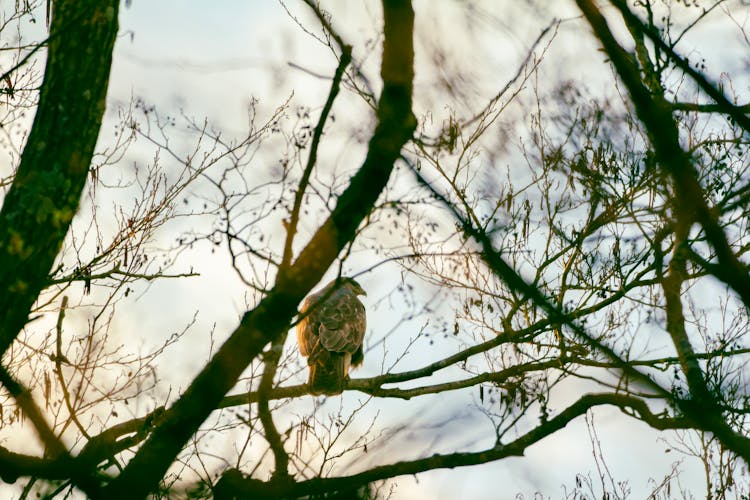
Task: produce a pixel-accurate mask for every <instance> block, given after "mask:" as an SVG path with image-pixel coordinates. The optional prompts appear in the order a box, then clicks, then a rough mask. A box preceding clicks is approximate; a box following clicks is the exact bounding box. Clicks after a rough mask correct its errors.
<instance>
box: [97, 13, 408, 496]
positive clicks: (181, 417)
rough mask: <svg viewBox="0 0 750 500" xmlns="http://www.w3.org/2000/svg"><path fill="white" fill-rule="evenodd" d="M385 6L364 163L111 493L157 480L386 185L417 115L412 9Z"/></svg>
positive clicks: (135, 490)
mask: <svg viewBox="0 0 750 500" xmlns="http://www.w3.org/2000/svg"><path fill="white" fill-rule="evenodd" d="M383 7H384V8H383V10H384V18H385V24H384V34H385V41H384V48H383V62H382V69H381V75H382V77H383V92H382V94H381V97H380V101H379V103H378V109H377V118H378V123H377V126H376V128H375V132H374V134H373V136H372V138H371V140H370V143H369V146H368V151H367V157H366V158H365V161H364V163H363V165H362V167H361V168H360V169H359V171H358V172H357V174H356V175H355V176H354V177H353V178H352V180H351V184H350V185H349V187H348V188H347V189H346V191H344V193H342V195H341V196H340V197H339V199H338V203H337V204H336V208H335V209H334V210H333V213H332V214H331V216H330V217H329V218H328V220H326V222H325V223H324V224H323V225H322V226H321V227H320V229H319V230H318V231H317V232H316V233H315V235H314V236H313V238H312V240H311V241H310V243H309V244H308V245H307V246H306V247H305V249H304V250H303V251H302V252H301V254H300V256H299V258H298V259H297V260H296V261H295V262H294V264H292V266H291V267H290V268H289V271H288V272H285V273H282V274H280V275H279V276H278V279H277V283H276V286H275V287H274V289H273V290H271V292H269V294H268V296H266V297H265V298H264V299H263V300H262V301H261V302H260V303H259V304H258V306H257V307H256V308H255V309H253V310H251V311H248V312H247V313H245V315H244V317H243V318H242V321H241V322H240V325H239V326H238V327H237V329H236V330H235V331H234V332H233V333H232V335H231V336H230V338H229V339H228V340H227V341H226V342H225V343H224V345H222V347H221V348H220V349H219V350H218V352H217V353H216V354H215V355H214V357H213V358H212V359H211V360H210V361H209V362H208V364H207V365H206V367H205V368H204V369H203V370H202V371H201V373H200V374H199V375H198V376H197V377H196V378H195V379H194V380H193V382H192V384H191V385H190V387H189V388H188V389H187V391H186V392H185V394H183V396H182V397H181V398H180V399H179V400H178V401H177V402H176V403H175V405H174V406H173V408H172V411H170V413H169V415H168V416H167V417H166V419H165V421H164V423H163V424H161V425H159V426H158V427H157V428H156V430H155V431H154V433H153V434H152V435H151V436H150V438H149V439H148V440H147V441H146V442H145V443H144V445H143V447H142V448H141V449H140V450H139V451H138V452H137V453H136V455H135V457H134V458H133V459H132V460H131V462H130V463H129V464H128V465H127V466H126V467H125V469H124V470H123V472H122V474H120V476H119V477H118V478H117V479H115V480H114V481H113V482H112V483H111V484H110V485H109V486H108V488H107V494H108V498H143V497H145V496H146V495H147V494H148V492H150V491H152V490H153V489H155V488H156V486H157V485H158V483H159V481H160V480H161V478H162V477H163V476H164V474H165V473H166V471H167V469H168V468H169V466H170V464H171V463H172V462H173V461H174V459H175V457H176V456H177V454H178V453H179V452H180V450H181V449H182V447H183V446H184V445H185V443H186V442H187V441H188V439H189V438H190V436H191V435H192V434H193V433H194V432H195V430H196V429H197V428H198V426H200V424H201V423H202V422H203V421H204V420H205V419H206V417H207V416H208V415H209V414H210V413H211V411H213V410H214V409H215V408H216V407H217V406H218V405H219V403H220V401H221V398H222V397H223V396H224V395H225V394H226V393H227V391H229V389H231V388H232V387H233V386H234V384H235V383H236V381H237V379H238V378H239V376H240V375H241V374H242V372H243V371H244V369H245V368H246V367H247V366H248V364H249V363H250V362H251V361H252V360H253V359H254V358H255V357H256V356H258V354H259V353H260V352H261V350H262V349H263V347H264V346H265V345H266V344H268V342H269V341H271V340H273V339H274V338H276V337H278V336H279V335H280V334H281V333H282V332H283V331H285V330H287V329H288V328H289V324H290V323H291V320H292V317H293V316H294V315H295V313H296V307H297V304H299V302H300V301H301V300H302V298H304V296H305V295H307V294H308V293H309V291H310V290H311V289H312V287H313V286H315V284H316V283H317V282H318V281H320V279H321V278H322V277H323V274H324V273H325V271H326V270H327V269H328V267H329V266H330V265H331V263H333V261H334V260H335V258H336V257H337V256H338V254H339V252H340V251H341V249H342V248H343V247H344V246H345V245H346V244H347V243H348V242H349V241H350V240H351V239H352V238H353V237H354V234H355V231H356V229H357V227H358V226H359V225H360V223H361V222H362V221H363V220H364V218H365V216H366V215H367V214H368V213H369V211H370V210H371V208H372V206H373V205H374V203H375V201H376V200H377V198H378V196H379V195H380V193H381V191H382V190H383V188H384V187H385V185H386V183H387V181H388V178H389V177H390V174H391V171H392V170H393V164H394V162H395V160H396V159H397V158H398V156H399V154H400V151H401V148H402V147H403V145H404V144H405V143H406V141H408V140H409V139H410V137H411V135H412V133H413V131H414V128H415V127H416V120H415V118H414V115H413V114H412V111H411V96H412V80H413V76H414V70H413V64H414V49H413V41H412V35H413V25H414V12H413V10H412V8H411V4H410V2H408V1H404V0H384V2H383Z"/></svg>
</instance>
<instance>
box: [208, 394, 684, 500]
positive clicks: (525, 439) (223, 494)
mask: <svg viewBox="0 0 750 500" xmlns="http://www.w3.org/2000/svg"><path fill="white" fill-rule="evenodd" d="M601 405H614V406H617V407H619V408H620V409H622V410H623V411H625V410H628V411H630V412H633V413H635V414H637V416H638V418H639V419H641V420H642V421H644V422H646V423H647V424H648V425H650V426H651V427H653V428H655V429H683V428H689V427H690V422H688V421H687V420H685V419H679V418H663V417H659V416H657V415H654V414H653V413H652V412H651V410H650V409H649V408H648V405H646V403H645V402H644V401H643V400H641V399H638V398H633V397H629V396H625V395H621V394H587V395H584V396H582V397H581V398H580V399H579V400H577V401H576V402H575V403H573V404H572V405H570V406H569V407H568V408H566V409H565V410H563V411H562V412H560V413H559V414H558V415H557V416H555V417H553V418H551V419H550V420H548V421H547V422H545V423H542V424H540V425H539V426H537V427H535V428H534V429H532V430H531V431H529V432H527V433H526V434H524V435H522V436H520V437H519V438H518V439H516V440H515V441H512V442H510V443H508V444H505V445H503V444H497V445H496V446H494V447H492V448H489V449H486V450H483V451H479V452H472V453H451V454H446V455H438V454H435V455H432V456H430V457H425V458H420V459H417V460H411V461H404V462H396V463H393V464H389V465H382V466H379V467H375V468H373V469H370V470H367V471H364V472H360V473H359V474H354V475H351V476H347V477H337V478H325V479H324V478H316V479H311V480H308V481H302V482H299V483H289V484H273V483H263V482H261V481H258V480H254V479H250V478H243V477H241V475H239V476H238V474H237V471H234V470H232V471H228V474H227V480H226V481H225V480H224V478H222V480H221V481H219V483H218V484H217V486H216V489H215V490H214V493H215V495H216V496H215V498H217V499H220V498H233V497H243V498H250V497H255V498H296V497H299V496H304V495H314V494H316V493H330V492H340V491H352V490H355V489H356V488H358V487H361V486H363V485H366V484H368V483H371V482H373V481H378V480H382V479H388V478H392V477H396V476H403V475H406V474H417V473H420V472H425V471H428V470H434V469H445V468H454V467H466V466H469V465H477V464H483V463H488V462H492V461H495V460H500V459H503V458H506V457H511V456H522V455H523V454H524V452H525V451H526V449H527V448H528V447H529V446H531V445H533V444H535V443H537V442H539V441H541V440H542V439H544V438H545V437H547V436H550V435H552V434H554V433H555V432H557V431H559V430H560V429H562V428H564V427H565V426H566V425H568V423H570V422H571V421H572V420H573V419H575V418H576V417H579V416H580V415H583V414H584V413H586V412H587V411H588V410H589V409H590V408H593V407H595V406H601Z"/></svg>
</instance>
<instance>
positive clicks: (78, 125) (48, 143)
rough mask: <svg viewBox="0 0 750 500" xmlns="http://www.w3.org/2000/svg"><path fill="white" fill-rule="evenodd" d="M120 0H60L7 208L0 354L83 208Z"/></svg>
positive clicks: (0, 266)
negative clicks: (31, 122)
mask: <svg viewBox="0 0 750 500" xmlns="http://www.w3.org/2000/svg"><path fill="white" fill-rule="evenodd" d="M119 3H120V2H119V0H108V1H105V2H102V1H96V0H59V1H56V2H55V4H54V7H55V8H54V15H53V19H52V26H51V27H50V31H51V35H50V39H49V50H48V53H47V64H46V68H45V71H44V81H43V83H42V87H41V92H40V95H39V106H38V108H37V112H36V116H35V117H34V123H33V125H32V128H31V132H30V134H29V139H28V142H27V143H26V147H25V149H24V151H23V157H22V159H21V164H20V165H19V167H18V173H17V174H16V177H15V179H14V181H13V185H12V187H11V189H10V191H9V192H8V195H7V196H6V197H5V201H4V202H3V208H2V211H0V354H2V353H4V352H5V351H6V350H7V349H8V346H10V344H11V343H12V342H13V340H14V339H15V338H16V335H18V332H19V331H20V330H21V328H23V326H24V325H25V324H26V321H27V318H28V315H29V311H30V310H31V307H32V305H33V303H34V301H35V300H36V299H37V297H38V296H39V293H40V292H41V291H42V289H44V288H45V287H46V286H47V284H48V283H47V277H48V274H49V272H50V269H51V268H52V264H53V262H54V260H55V258H56V257H57V254H58V252H59V250H60V246H61V245H62V241H63V239H64V238H65V235H66V233H67V231H68V226H69V225H70V221H71V220H72V219H73V215H74V214H75V213H76V211H77V210H78V202H79V199H80V197H81V191H82V189H83V185H84V183H85V182H86V178H87V176H88V171H89V170H88V169H89V164H90V162H91V157H92V155H93V152H94V145H95V143H96V139H97V136H98V135H99V128H100V126H101V121H102V115H103V113H104V107H105V98H106V91H107V85H108V82H109V70H110V66H111V61H112V48H113V46H114V42H115V35H116V34H117V12H118V6H119Z"/></svg>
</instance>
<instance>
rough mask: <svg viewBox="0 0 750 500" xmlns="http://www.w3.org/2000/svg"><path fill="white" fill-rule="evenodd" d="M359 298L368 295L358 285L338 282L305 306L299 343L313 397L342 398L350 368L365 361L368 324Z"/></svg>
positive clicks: (314, 294)
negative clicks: (364, 341)
mask: <svg viewBox="0 0 750 500" xmlns="http://www.w3.org/2000/svg"><path fill="white" fill-rule="evenodd" d="M357 295H367V293H365V291H364V290H363V289H362V287H361V286H360V285H359V283H357V282H356V281H354V280H353V279H352V278H338V279H335V280H333V281H331V282H330V283H329V284H328V285H326V287H325V288H323V289H322V290H320V291H319V292H317V293H313V294H311V295H310V296H308V297H307V299H305V302H304V303H303V304H302V310H301V311H300V315H301V316H302V319H301V320H300V322H299V323H298V324H297V343H298V344H299V351H300V353H302V355H303V356H305V357H307V365H308V367H309V368H310V378H309V381H308V386H309V389H310V393H311V394H314V395H319V394H328V395H334V394H340V393H341V392H342V391H343V390H344V383H345V382H346V379H347V378H348V375H349V368H350V367H356V366H359V365H361V364H362V361H363V360H364V354H363V352H362V341H363V339H364V337H365V328H366V326H367V322H366V317H365V306H364V304H362V302H361V301H360V300H359V299H358V298H357Z"/></svg>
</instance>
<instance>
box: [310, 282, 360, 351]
mask: <svg viewBox="0 0 750 500" xmlns="http://www.w3.org/2000/svg"><path fill="white" fill-rule="evenodd" d="M317 318H318V320H319V321H320V329H319V330H318V335H319V337H320V343H321V344H323V347H325V348H326V349H327V350H329V351H333V352H342V353H343V352H348V353H353V352H355V351H357V349H359V348H360V347H361V346H362V340H363V339H364V336H365V330H366V329H367V320H366V317H365V306H364V305H363V304H362V302H360V300H359V299H358V298H357V296H356V295H355V294H354V293H353V292H351V291H350V290H348V289H347V288H342V289H339V290H336V291H335V292H334V293H333V294H331V296H330V297H329V298H328V299H327V300H326V301H325V303H324V304H322V306H321V307H320V312H319V313H318V314H317Z"/></svg>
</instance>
